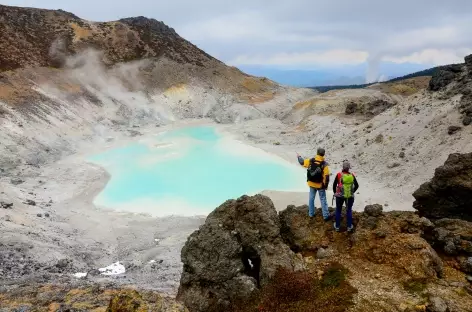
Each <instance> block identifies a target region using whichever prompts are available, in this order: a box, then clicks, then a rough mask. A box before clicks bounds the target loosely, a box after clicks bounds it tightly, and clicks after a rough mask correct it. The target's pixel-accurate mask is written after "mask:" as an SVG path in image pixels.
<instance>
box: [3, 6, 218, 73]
mask: <svg viewBox="0 0 472 312" xmlns="http://www.w3.org/2000/svg"><path fill="white" fill-rule="evenodd" d="M57 42H60V43H61V44H60V47H61V48H60V52H61V55H62V56H68V55H74V54H77V53H80V52H81V51H83V50H85V49H88V48H95V49H97V50H100V51H103V56H104V59H103V61H104V62H105V63H106V64H114V63H119V62H126V61H132V60H137V59H142V58H153V57H154V58H155V57H157V58H160V57H165V58H167V59H170V60H172V61H175V62H177V63H183V64H193V65H197V66H204V63H205V62H208V61H213V60H214V58H213V57H211V56H210V55H208V54H207V53H205V52H203V51H202V50H200V49H198V48H197V47H196V46H194V45H193V44H191V43H190V42H188V41H186V40H185V39H183V38H182V37H180V36H179V35H178V34H177V33H176V32H175V30H174V29H173V28H171V27H169V26H167V25H166V24H164V23H163V22H160V21H157V20H155V19H152V18H146V17H143V16H138V17H130V18H124V19H121V20H119V21H111V22H90V21H86V20H83V19H81V18H79V17H77V16H76V15H74V14H72V13H69V12H66V11H63V10H45V9H35V8H20V7H11V6H4V5H0V50H1V51H2V53H1V55H0V71H5V70H14V69H18V68H23V67H31V66H33V67H38V66H42V67H60V66H62V65H63V60H62V61H61V59H60V58H58V57H57V53H51V48H52V47H57ZM56 50H57V49H56ZM62 59H64V57H62Z"/></svg>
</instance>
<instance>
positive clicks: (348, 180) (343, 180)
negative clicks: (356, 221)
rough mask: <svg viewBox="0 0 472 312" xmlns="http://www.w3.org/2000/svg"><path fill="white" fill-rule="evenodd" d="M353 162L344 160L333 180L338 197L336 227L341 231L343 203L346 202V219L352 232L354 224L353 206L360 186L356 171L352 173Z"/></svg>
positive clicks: (334, 190) (349, 230)
mask: <svg viewBox="0 0 472 312" xmlns="http://www.w3.org/2000/svg"><path fill="white" fill-rule="evenodd" d="M350 170H351V164H350V163H349V161H347V160H345V161H343V170H342V171H341V172H339V173H338V174H336V178H335V179H334V182H333V193H334V196H335V197H336V217H335V222H334V229H335V230H336V232H339V227H340V226H341V212H342V209H343V204H344V203H346V219H347V231H348V232H352V231H353V230H354V225H353V224H352V206H353V205H354V194H355V193H356V191H357V189H358V188H359V183H358V182H357V179H356V176H355V175H354V173H351V171H350Z"/></svg>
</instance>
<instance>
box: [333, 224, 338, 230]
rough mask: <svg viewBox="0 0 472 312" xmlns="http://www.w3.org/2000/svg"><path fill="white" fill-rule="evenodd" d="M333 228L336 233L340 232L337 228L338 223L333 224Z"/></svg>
mask: <svg viewBox="0 0 472 312" xmlns="http://www.w3.org/2000/svg"><path fill="white" fill-rule="evenodd" d="M333 228H334V230H335V231H336V232H339V228H338V227H336V223H333Z"/></svg>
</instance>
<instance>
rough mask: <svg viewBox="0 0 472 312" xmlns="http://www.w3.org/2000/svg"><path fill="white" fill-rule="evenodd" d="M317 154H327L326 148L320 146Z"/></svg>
mask: <svg viewBox="0 0 472 312" xmlns="http://www.w3.org/2000/svg"><path fill="white" fill-rule="evenodd" d="M316 154H318V155H320V156H324V155H325V150H324V148H321V147H320V148H319V149H318V151H317V152H316Z"/></svg>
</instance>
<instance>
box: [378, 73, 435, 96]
mask: <svg viewBox="0 0 472 312" xmlns="http://www.w3.org/2000/svg"><path fill="white" fill-rule="evenodd" d="M430 80H431V77H429V76H424V77H415V78H410V79H405V80H401V81H395V82H387V83H381V84H377V85H373V86H371V87H369V88H371V89H377V90H380V91H382V92H385V93H391V94H397V95H403V96H410V95H413V94H415V93H417V92H418V91H421V90H425V89H426V88H427V87H428V84H429V81H430Z"/></svg>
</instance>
